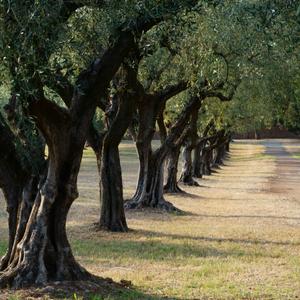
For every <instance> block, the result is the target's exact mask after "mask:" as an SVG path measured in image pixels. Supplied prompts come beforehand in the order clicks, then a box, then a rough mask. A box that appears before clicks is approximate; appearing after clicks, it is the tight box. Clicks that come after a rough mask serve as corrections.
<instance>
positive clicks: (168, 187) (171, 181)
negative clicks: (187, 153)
mask: <svg viewBox="0 0 300 300" xmlns="http://www.w3.org/2000/svg"><path fill="white" fill-rule="evenodd" d="M180 149H181V145H180V146H178V147H174V148H173V149H171V151H170V153H169V155H168V158H167V182H166V184H165V186H164V192H165V193H172V194H176V193H184V191H183V190H182V189H181V188H180V187H179V186H178V181H177V173H178V161H179V156H180Z"/></svg>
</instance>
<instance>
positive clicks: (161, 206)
mask: <svg viewBox="0 0 300 300" xmlns="http://www.w3.org/2000/svg"><path fill="white" fill-rule="evenodd" d="M124 207H125V209H127V210H129V209H130V210H132V209H136V210H138V209H145V208H153V209H158V210H162V211H166V212H175V213H181V212H182V211H181V210H180V209H179V208H177V207H175V206H174V205H173V204H172V203H171V202H169V201H166V200H165V199H163V198H161V199H160V200H159V201H158V202H157V203H156V204H155V205H153V204H151V203H150V204H147V203H145V202H142V201H141V202H137V201H132V200H127V201H126V202H125V204H124Z"/></svg>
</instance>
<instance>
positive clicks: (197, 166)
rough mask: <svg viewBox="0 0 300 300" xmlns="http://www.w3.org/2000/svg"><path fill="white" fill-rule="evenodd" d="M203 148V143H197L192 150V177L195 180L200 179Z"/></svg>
mask: <svg viewBox="0 0 300 300" xmlns="http://www.w3.org/2000/svg"><path fill="white" fill-rule="evenodd" d="M203 147H204V143H203V142H202V143H197V145H196V147H195V149H194V155H193V177H195V178H202V171H201V169H202V160H201V155H202V150H203Z"/></svg>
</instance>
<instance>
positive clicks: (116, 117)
mask: <svg viewBox="0 0 300 300" xmlns="http://www.w3.org/2000/svg"><path fill="white" fill-rule="evenodd" d="M120 72H121V74H120V76H121V78H120V79H119V81H120V82H121V85H119V84H120V82H118V83H117V85H119V86H117V88H118V89H119V90H121V92H117V94H116V95H115V96H114V97H113V98H112V110H111V117H110V119H111V124H109V125H108V126H109V131H108V133H107V135H106V136H105V139H104V146H103V152H102V167H101V180H100V187H101V188H100V191H101V198H100V199H101V213H100V221H99V227H100V228H101V229H104V230H110V231H121V232H122V231H128V227H127V224H126V219H125V212H124V198H123V183H122V170H121V164H120V156H119V149H118V147H119V144H120V142H121V140H122V137H123V136H124V134H125V133H126V131H127V129H128V127H129V126H130V124H131V123H132V118H133V114H134V112H135V110H136V105H137V101H138V99H139V92H138V87H137V86H136V81H137V79H136V77H137V71H136V70H133V69H131V68H130V67H128V66H123V68H122V69H121V71H120ZM132 91H136V93H133V92H132ZM113 107H115V108H116V109H117V112H115V111H114V108H113Z"/></svg>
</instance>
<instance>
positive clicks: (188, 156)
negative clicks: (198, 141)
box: [180, 145, 199, 186]
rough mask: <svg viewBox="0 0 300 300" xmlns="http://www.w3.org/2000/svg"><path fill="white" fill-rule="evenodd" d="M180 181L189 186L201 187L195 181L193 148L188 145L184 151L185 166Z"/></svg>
mask: <svg viewBox="0 0 300 300" xmlns="http://www.w3.org/2000/svg"><path fill="white" fill-rule="evenodd" d="M180 181H181V182H182V183H183V184H185V185H189V186H199V183H198V182H197V181H195V180H194V179H193V164H192V147H191V146H189V145H187V146H185V147H184V149H183V166H182V172H181V177H180Z"/></svg>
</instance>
